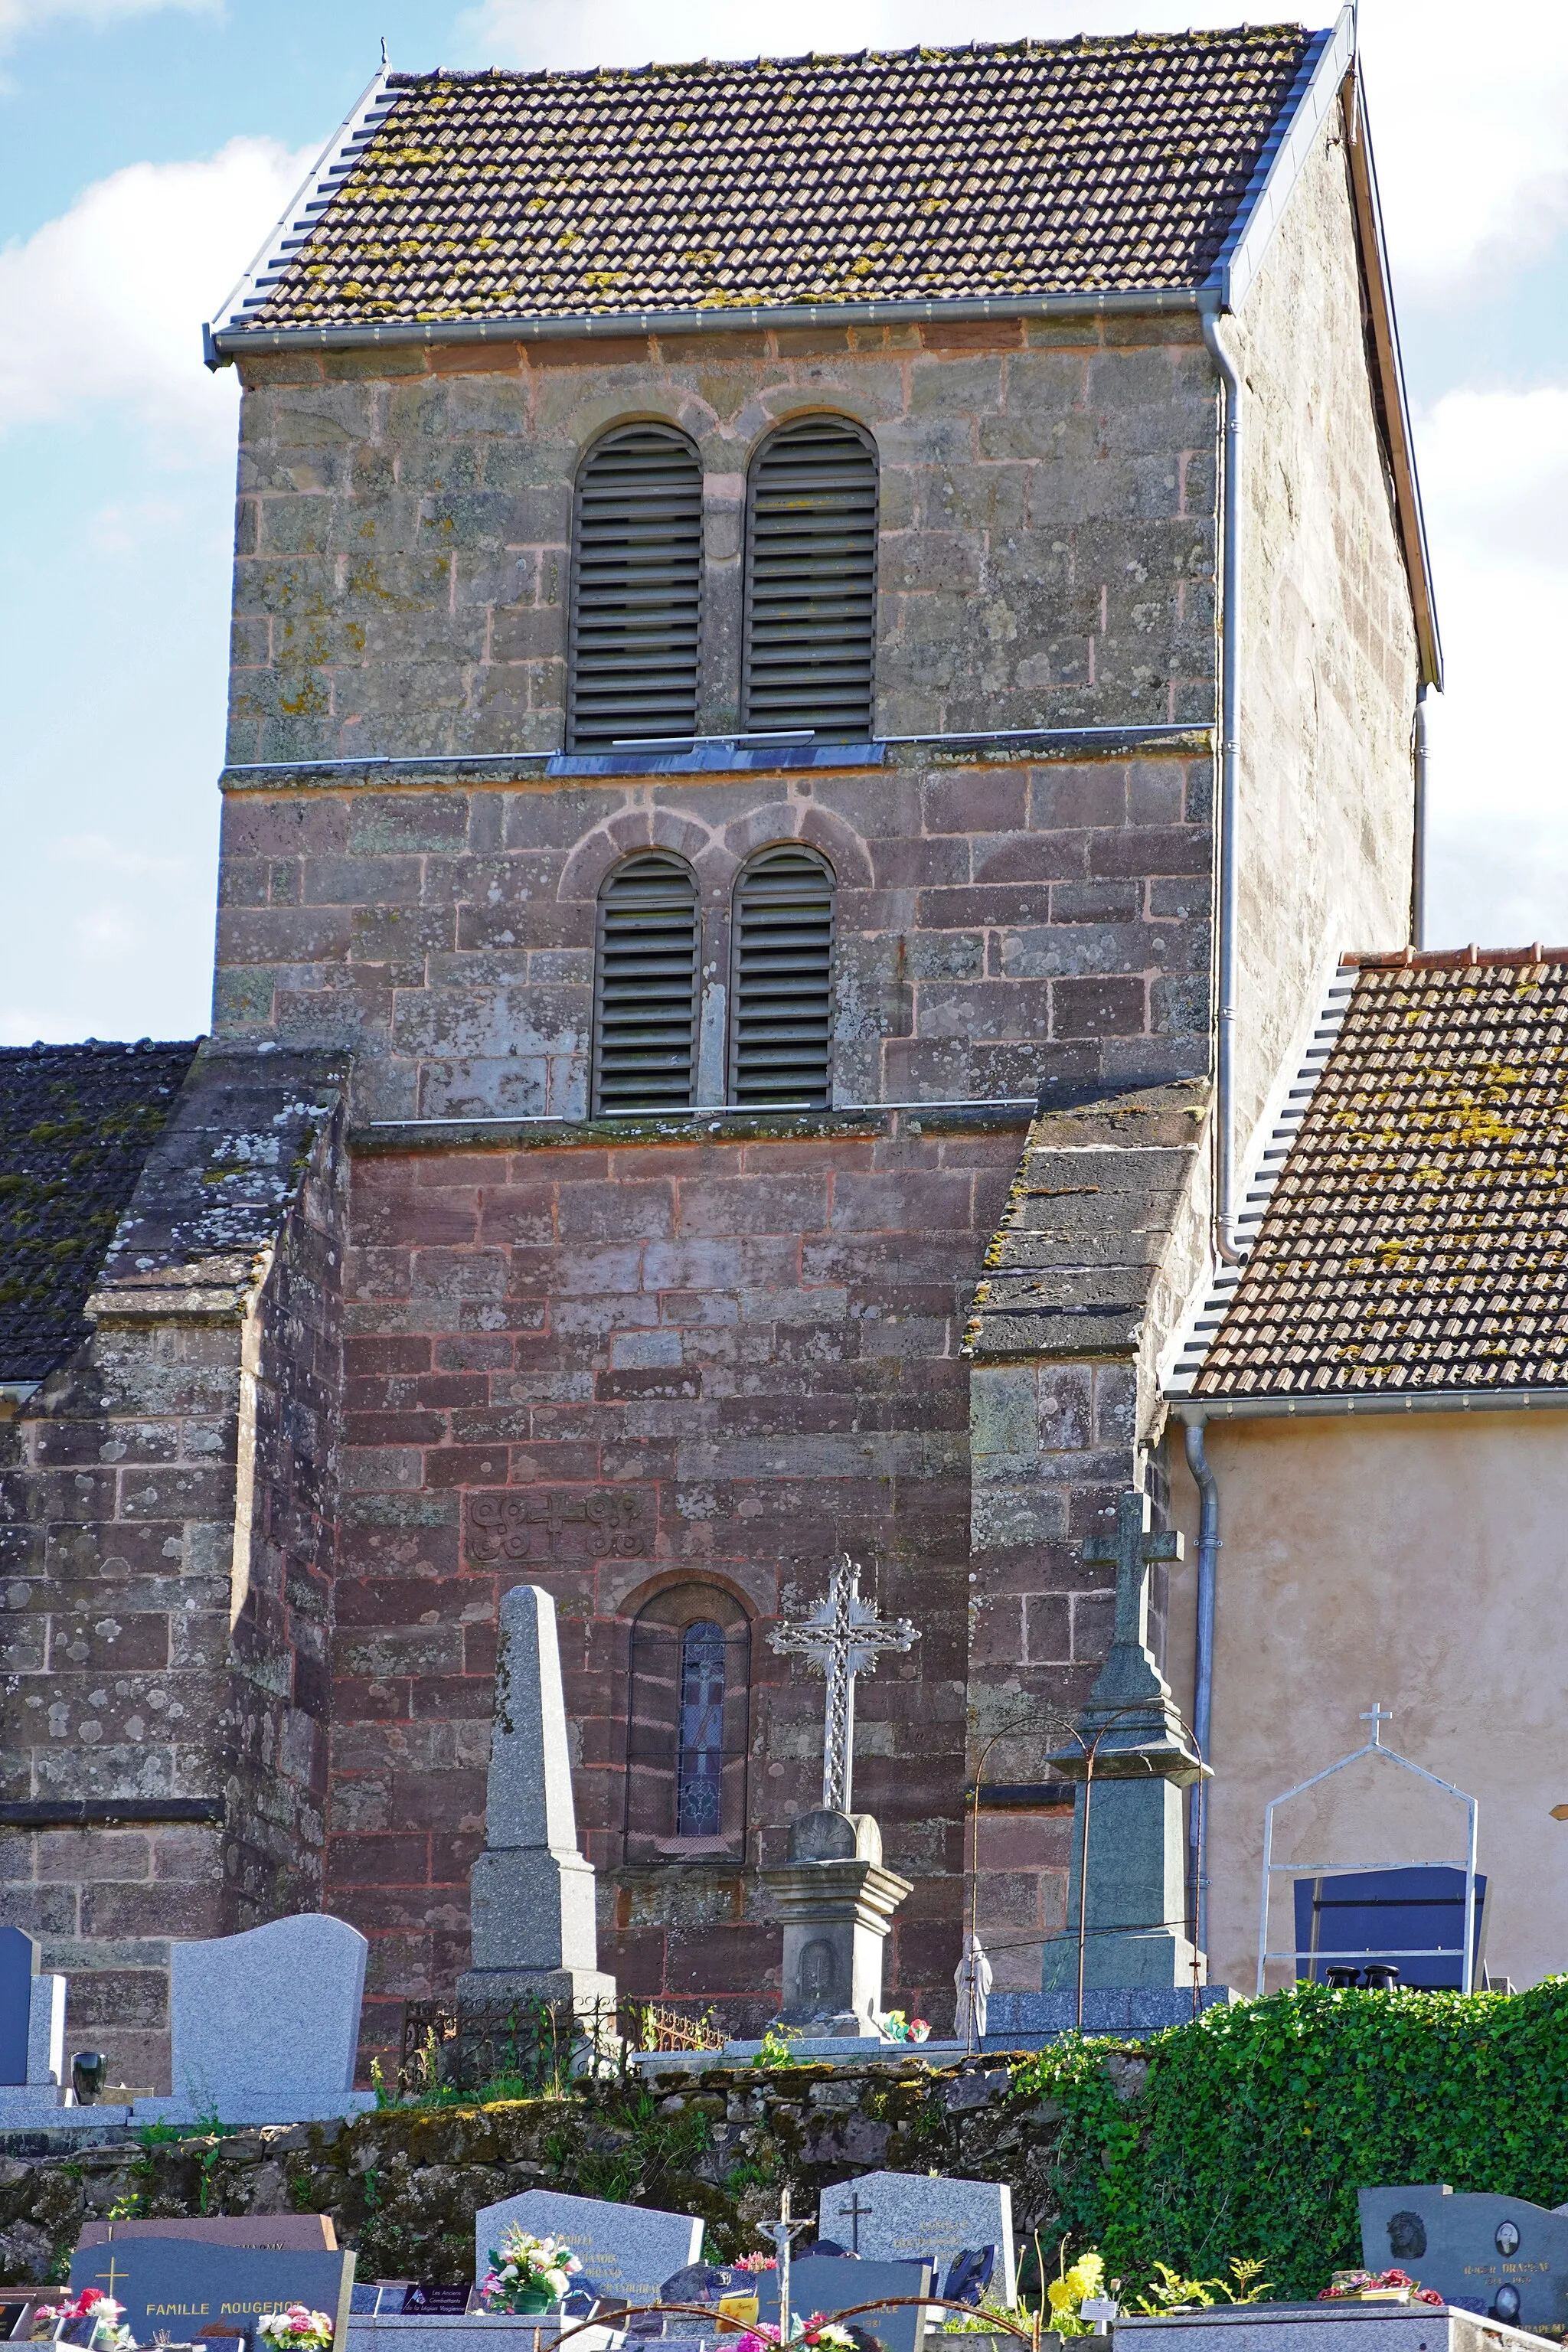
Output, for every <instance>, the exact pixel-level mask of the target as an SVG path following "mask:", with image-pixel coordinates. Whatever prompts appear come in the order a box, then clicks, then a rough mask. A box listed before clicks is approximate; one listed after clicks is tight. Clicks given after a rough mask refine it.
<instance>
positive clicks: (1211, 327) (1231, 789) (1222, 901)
mask: <svg viewBox="0 0 1568 2352" xmlns="http://www.w3.org/2000/svg"><path fill="white" fill-rule="evenodd" d="M1202 324H1203V331H1204V342H1205V346H1206V348H1207V350H1208V354H1209V357H1210V358H1211V359H1212V360H1213V362H1214V363H1215V368H1216V369H1217V370H1218V372H1219V378H1220V382H1221V383H1223V385H1224V386H1225V419H1224V425H1223V428H1222V432H1221V449H1222V457H1221V463H1220V499H1221V506H1222V516H1223V529H1224V540H1223V543H1222V552H1221V557H1220V590H1219V596H1220V644H1219V668H1220V725H1219V732H1220V772H1219V811H1218V816H1219V940H1218V956H1217V959H1216V972H1215V977H1216V980H1217V982H1218V992H1219V1010H1218V1018H1217V1021H1216V1023H1215V1219H1214V1226H1215V1253H1216V1255H1218V1256H1219V1257H1220V1258H1221V1259H1222V1261H1223V1262H1224V1263H1225V1264H1226V1265H1239V1263H1240V1255H1239V1253H1238V1251H1237V1246H1236V963H1237V948H1236V929H1237V923H1236V814H1237V801H1238V800H1239V798H1240V768H1241V743H1240V734H1241V726H1240V714H1241V670H1240V647H1241V597H1240V593H1239V590H1240V580H1241V377H1240V375H1239V373H1237V366H1236V362H1234V360H1233V359H1232V358H1231V356H1230V353H1229V352H1227V351H1226V347H1225V345H1224V344H1223V343H1222V342H1221V341H1220V339H1219V318H1218V315H1217V312H1216V311H1215V310H1204V312H1203V313H1202Z"/></svg>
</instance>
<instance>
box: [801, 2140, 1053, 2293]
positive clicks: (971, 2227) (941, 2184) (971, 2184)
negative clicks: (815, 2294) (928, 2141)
mask: <svg viewBox="0 0 1568 2352" xmlns="http://www.w3.org/2000/svg"><path fill="white" fill-rule="evenodd" d="M816 2227H817V2231H818V2233H819V2234H820V2235H821V2236H822V2237H824V2238H832V2239H835V2240H836V2241H837V2242H838V2244H840V2245H844V2246H848V2247H850V2248H851V2249H852V2250H853V2251H854V2252H857V2253H858V2254H861V2255H868V2256H869V2257H870V2258H871V2259H872V2260H873V2261H879V2262H919V2261H920V2260H921V2259H922V2257H923V2259H924V2260H926V2261H927V2262H929V2263H931V2266H932V2268H933V2270H934V2271H935V2272H936V2274H937V2275H936V2277H935V2279H934V2281H933V2286H934V2289H935V2291H936V2292H938V2293H940V2292H941V2289H942V2282H943V2280H944V2279H945V2278H946V2276H947V2273H948V2272H949V2270H950V2269H951V2268H952V2263H953V2261H954V2259H955V2258H956V2256H958V2255H959V2254H961V2253H963V2252H967V2251H968V2250H969V2249H970V2248H972V2247H978V2246H994V2247H995V2249H996V2272H995V2274H994V2281H993V2284H994V2289H995V2291H996V2293H998V2294H1001V2295H1002V2296H1003V2297H1004V2298H1005V2301H1006V2302H1007V2304H1008V2305H1012V2303H1013V2302H1014V2300H1015V2298H1016V2294H1017V2291H1018V2281H1017V2273H1016V2269H1015V2266H1014V2259H1013V2193H1012V2190H1011V2189H1008V2188H1006V2187H1005V2185H1004V2184H1003V2183H1001V2182H999V2181H995V2180H950V2179H946V2178H945V2177H944V2176H942V2175H938V2176H937V2177H936V2178H934V2179H933V2178H932V2177H931V2175H929V2174H927V2173H920V2172H868V2173H863V2174H862V2175H861V2176H860V2178H859V2179H858V2180H847V2181H845V2182H844V2183H843V2184H842V2186H841V2187H839V2188H837V2189H824V2190H823V2192H822V2197H821V2200H820V2202H819V2204H818V2206H817V2211H816Z"/></svg>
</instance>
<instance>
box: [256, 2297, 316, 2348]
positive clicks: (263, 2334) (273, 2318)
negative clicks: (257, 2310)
mask: <svg viewBox="0 0 1568 2352" xmlns="http://www.w3.org/2000/svg"><path fill="white" fill-rule="evenodd" d="M256 2333H257V2336H258V2340H259V2341H260V2342H261V2343H263V2344H268V2345H270V2346H271V2347H273V2352H331V2341H332V2323H331V2320H330V2319H329V2318H328V2316H327V2315H326V2313H325V2312H324V2311H307V2310H306V2308H305V2305H303V2304H302V2303H291V2304H289V2305H287V2306H286V2308H285V2309H283V2310H282V2311H264V2312H262V2313H261V2314H260V2315H259V2317H258V2320H257V2323H256Z"/></svg>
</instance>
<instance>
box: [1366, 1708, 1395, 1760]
mask: <svg viewBox="0 0 1568 2352" xmlns="http://www.w3.org/2000/svg"><path fill="white" fill-rule="evenodd" d="M1361 1719H1362V1721H1363V1723H1370V1724H1371V1726H1372V1744H1373V1747H1374V1748H1381V1747H1382V1745H1383V1740H1382V1738H1381V1736H1380V1735H1381V1732H1382V1727H1383V1726H1384V1724H1385V1723H1392V1722H1393V1721H1394V1710H1393V1709H1392V1707H1385V1706H1384V1704H1383V1702H1382V1700H1381V1699H1374V1700H1373V1704H1372V1706H1371V1707H1370V1708H1369V1709H1368V1710H1367V1712H1366V1713H1365V1714H1364V1715H1363V1717H1362V1718H1361Z"/></svg>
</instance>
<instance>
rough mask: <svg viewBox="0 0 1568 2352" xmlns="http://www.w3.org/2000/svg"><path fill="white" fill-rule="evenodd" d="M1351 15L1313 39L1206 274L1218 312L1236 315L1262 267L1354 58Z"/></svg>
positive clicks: (1344, 13) (1346, 14) (1342, 13)
mask: <svg viewBox="0 0 1568 2352" xmlns="http://www.w3.org/2000/svg"><path fill="white" fill-rule="evenodd" d="M1354 17H1355V12H1354V10H1353V9H1352V8H1349V7H1344V8H1342V9H1341V11H1340V14H1339V19H1338V21H1337V23H1336V24H1335V25H1334V26H1333V29H1332V30H1331V32H1326V33H1317V34H1314V35H1313V37H1312V39H1311V40H1310V43H1309V44H1308V47H1307V53H1306V55H1305V57H1304V58H1302V60H1301V69H1300V73H1299V74H1298V75H1297V77H1296V82H1295V86H1294V88H1293V89H1292V90H1291V92H1290V96H1289V100H1287V101H1286V103H1285V105H1284V106H1283V107H1282V108H1281V109H1280V111H1279V120H1278V121H1277V122H1276V123H1275V126H1274V129H1273V131H1271V132H1270V133H1269V136H1268V141H1267V142H1266V143H1265V145H1264V149H1263V152H1262V154H1261V155H1260V156H1259V157H1258V167H1257V169H1256V170H1255V172H1254V173H1253V175H1252V180H1251V184H1250V185H1249V186H1248V188H1247V194H1246V196H1245V197H1244V198H1243V200H1242V205H1241V208H1240V210H1239V212H1238V213H1237V216H1236V219H1235V221H1234V223H1233V224H1232V226H1231V232H1230V235H1229V236H1227V237H1226V241H1225V243H1224V245H1223V246H1222V247H1220V250H1219V254H1218V257H1216V259H1215V266H1214V268H1213V269H1212V270H1211V271H1210V273H1209V280H1208V282H1209V284H1210V285H1211V286H1212V287H1215V289H1217V291H1218V294H1219V298H1220V302H1221V305H1222V307H1223V308H1224V309H1225V310H1238V309H1239V308H1240V306H1241V304H1242V302H1243V301H1244V300H1245V299H1246V295H1247V288H1248V287H1249V286H1250V285H1251V283H1252V281H1253V279H1254V278H1256V277H1257V275H1258V271H1259V269H1260V268H1262V266H1263V257H1264V255H1265V254H1266V253H1267V252H1268V246H1269V242H1270V240H1271V239H1272V237H1273V235H1274V232H1275V229H1276V228H1277V227H1278V226H1279V222H1280V220H1281V219H1282V218H1283V216H1284V213H1285V208H1286V206H1287V205H1289V201H1290V198H1291V196H1292V195H1293V194H1294V193H1295V188H1296V183H1297V181H1298V180H1299V179H1300V176H1301V173H1302V171H1303V170H1304V169H1305V167H1306V163H1307V161H1308V158H1309V157H1310V154H1311V152H1312V143H1313V142H1314V140H1315V139H1316V138H1317V135H1318V133H1319V131H1321V129H1322V126H1323V124H1324V122H1325V121H1327V120H1328V117H1329V115H1330V114H1331V111H1332V110H1333V108H1334V106H1335V105H1336V104H1337V102H1338V100H1339V95H1340V88H1341V85H1342V82H1343V80H1344V78H1345V76H1346V74H1347V73H1348V72H1349V71H1350V68H1351V64H1352V59H1353V58H1354V56H1355V22H1354Z"/></svg>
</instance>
